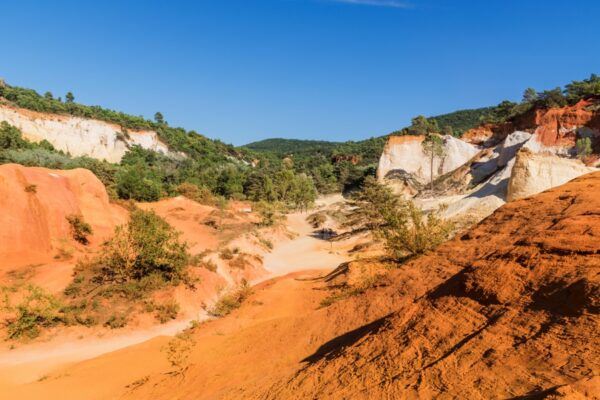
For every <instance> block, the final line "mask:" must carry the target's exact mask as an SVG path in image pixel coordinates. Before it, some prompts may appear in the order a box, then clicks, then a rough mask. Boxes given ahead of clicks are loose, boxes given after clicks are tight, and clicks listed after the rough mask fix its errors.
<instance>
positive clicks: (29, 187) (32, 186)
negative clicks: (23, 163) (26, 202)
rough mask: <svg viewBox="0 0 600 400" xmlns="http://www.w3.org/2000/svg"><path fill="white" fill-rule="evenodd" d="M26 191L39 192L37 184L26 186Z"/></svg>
mask: <svg viewBox="0 0 600 400" xmlns="http://www.w3.org/2000/svg"><path fill="white" fill-rule="evenodd" d="M25 192H27V193H37V185H27V186H25Z"/></svg>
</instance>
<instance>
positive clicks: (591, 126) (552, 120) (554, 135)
mask: <svg viewBox="0 0 600 400" xmlns="http://www.w3.org/2000/svg"><path fill="white" fill-rule="evenodd" d="M591 104H592V102H591V101H586V100H582V101H580V102H579V103H577V104H575V105H573V106H568V107H561V108H551V109H549V110H536V113H535V125H536V129H535V133H536V134H537V136H538V140H539V142H540V143H541V144H542V145H544V146H546V147H553V146H566V147H572V146H574V145H575V140H576V137H577V135H578V133H579V131H580V130H583V131H584V132H586V133H587V134H592V135H597V134H598V129H597V128H598V127H597V126H596V125H595V123H591V122H593V121H595V119H594V117H595V113H594V112H593V111H591V110H589V109H588V107H589V106H590V105H591Z"/></svg>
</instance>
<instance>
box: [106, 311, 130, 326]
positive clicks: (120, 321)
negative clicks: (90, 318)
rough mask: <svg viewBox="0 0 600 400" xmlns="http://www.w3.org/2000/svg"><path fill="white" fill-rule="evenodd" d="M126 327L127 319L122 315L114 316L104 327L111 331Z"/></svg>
mask: <svg viewBox="0 0 600 400" xmlns="http://www.w3.org/2000/svg"><path fill="white" fill-rule="evenodd" d="M125 325H127V318H125V316H124V315H122V314H112V315H111V316H110V317H109V318H108V320H106V322H105V323H104V326H107V327H109V328H110V329H118V328H123V327H124V326H125Z"/></svg>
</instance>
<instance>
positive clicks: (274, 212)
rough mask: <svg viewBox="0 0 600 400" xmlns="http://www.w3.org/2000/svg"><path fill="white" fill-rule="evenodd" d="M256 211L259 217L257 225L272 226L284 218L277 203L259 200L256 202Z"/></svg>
mask: <svg viewBox="0 0 600 400" xmlns="http://www.w3.org/2000/svg"><path fill="white" fill-rule="evenodd" d="M256 211H258V214H259V215H260V218H261V219H260V222H259V223H258V225H259V226H265V227H268V226H273V225H276V224H277V223H279V222H281V221H282V220H283V219H284V217H283V215H282V213H281V210H280V207H279V205H278V204H274V203H267V202H265V201H261V202H259V203H257V204H256Z"/></svg>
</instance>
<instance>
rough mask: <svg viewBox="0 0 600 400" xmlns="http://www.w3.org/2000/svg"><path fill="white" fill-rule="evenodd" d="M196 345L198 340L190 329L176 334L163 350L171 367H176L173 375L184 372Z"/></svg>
mask: <svg viewBox="0 0 600 400" xmlns="http://www.w3.org/2000/svg"><path fill="white" fill-rule="evenodd" d="M194 346H196V340H195V339H194V337H193V336H192V333H191V332H189V331H184V332H181V333H178V334H177V335H175V336H174V337H173V338H172V339H171V340H169V342H168V343H167V345H166V347H165V348H163V351H164V352H165V353H166V356H167V360H168V361H169V364H171V367H173V368H175V370H174V371H173V372H172V374H173V375H181V374H184V373H185V371H186V370H187V368H188V360H189V358H190V355H191V352H192V350H193V349H194Z"/></svg>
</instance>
